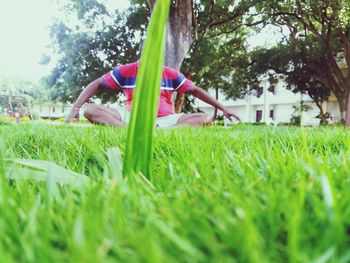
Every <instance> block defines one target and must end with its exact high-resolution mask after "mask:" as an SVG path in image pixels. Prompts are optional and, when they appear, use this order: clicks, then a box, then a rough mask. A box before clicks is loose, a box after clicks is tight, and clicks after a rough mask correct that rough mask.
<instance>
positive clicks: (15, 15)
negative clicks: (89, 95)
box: [0, 0, 127, 80]
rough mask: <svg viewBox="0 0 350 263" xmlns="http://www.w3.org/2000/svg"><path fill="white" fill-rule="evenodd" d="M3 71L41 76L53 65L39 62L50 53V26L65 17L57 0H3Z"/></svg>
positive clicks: (121, 3)
mask: <svg viewBox="0 0 350 263" xmlns="http://www.w3.org/2000/svg"><path fill="white" fill-rule="evenodd" d="M113 4H114V5H117V6H115V8H117V7H119V8H125V7H126V6H127V0H113V2H112V1H109V7H111V8H113ZM0 7H1V8H0V75H4V74H6V75H11V76H12V75H13V76H17V75H18V74H20V75H21V77H23V78H26V79H31V80H38V79H40V78H41V77H43V76H45V75H47V74H49V72H50V69H51V68H52V65H49V66H42V65H40V64H39V61H40V59H41V57H42V56H43V55H44V54H45V53H46V54H47V53H48V54H49V53H50V49H49V48H48V46H49V45H50V43H51V40H50V36H49V26H50V25H51V24H52V23H53V21H54V20H53V19H54V18H55V17H57V18H59V17H62V16H63V14H62V13H61V12H60V11H59V10H58V7H57V4H56V2H55V0H0Z"/></svg>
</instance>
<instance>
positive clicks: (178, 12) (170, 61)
mask: <svg viewBox="0 0 350 263" xmlns="http://www.w3.org/2000/svg"><path fill="white" fill-rule="evenodd" d="M155 2H156V1H155V0H148V4H149V5H150V8H151V9H152V8H153V6H154V4H155ZM194 19H195V17H194V15H193V0H176V1H175V3H172V4H171V7H170V12H169V19H168V22H167V34H166V50H165V62H164V64H165V65H166V66H169V67H172V68H174V69H176V70H180V68H181V65H182V62H183V60H184V58H185V56H186V55H187V53H188V51H189V49H190V47H191V45H192V43H193V32H192V28H193V25H194ZM183 102H184V96H181V95H180V94H178V95H177V96H176V100H175V112H181V109H182V105H183Z"/></svg>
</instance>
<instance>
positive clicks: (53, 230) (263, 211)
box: [0, 125, 350, 263]
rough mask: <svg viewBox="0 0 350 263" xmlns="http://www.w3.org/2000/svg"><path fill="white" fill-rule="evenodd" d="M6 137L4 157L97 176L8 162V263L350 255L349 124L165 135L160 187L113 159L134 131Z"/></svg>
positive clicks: (1, 225) (3, 255) (158, 150)
mask: <svg viewBox="0 0 350 263" xmlns="http://www.w3.org/2000/svg"><path fill="white" fill-rule="evenodd" d="M0 137H1V138H2V139H3V141H4V143H3V144H2V146H1V152H2V153H3V158H16V159H42V160H49V161H53V162H54V163H56V164H57V165H60V166H62V167H65V168H67V169H70V170H73V171H74V172H76V173H79V174H84V175H86V176H88V178H89V181H90V183H89V184H87V185H85V186H82V187H79V188H77V187H76V186H70V185H63V186H61V185H52V184H50V183H47V182H38V181H35V180H30V181H23V180H11V181H8V179H6V178H5V177H4V169H2V168H1V167H3V165H4V163H3V162H0V164H1V165H0V173H1V175H2V176H1V179H0V213H1V217H0V233H1V235H0V262H52V261H53V262H114V261H116V262H152V263H153V262H311V261H315V262H344V263H345V262H349V260H350V252H349V242H350V237H349V234H348V231H349V229H350V209H349V202H350V194H349V187H350V178H349V174H350V150H349V149H350V147H349V146H350V134H349V132H348V131H347V130H345V129H341V128H339V129H338V128H336V129H334V128H317V129H316V128H315V129H305V130H304V131H303V132H301V130H300V129H298V128H284V127H280V128H265V127H254V126H239V127H235V128H230V129H220V128H215V127H211V128H203V129H190V128H187V129H178V130H163V131H157V132H156V134H155V142H154V144H155V145H154V147H155V151H154V154H155V155H154V161H153V163H152V165H151V170H152V176H151V178H150V180H151V182H152V185H150V184H149V183H148V181H147V180H146V181H144V180H143V179H142V178H141V177H139V176H132V177H125V178H122V177H121V176H120V173H121V172H120V165H119V164H118V161H115V163H111V162H113V161H114V160H118V159H120V158H118V157H116V156H118V152H117V151H116V150H115V149H116V148H120V150H121V153H122V155H123V154H124V152H125V148H124V145H125V144H124V143H125V138H126V131H125V130H115V129H111V128H107V127H88V128H84V129H76V128H74V127H60V126H59V127H52V126H46V125H36V126H34V125H17V126H15V125H14V126H5V127H1V134H0ZM113 149H114V150H113ZM5 165H6V164H5ZM118 167H119V168H118ZM317 260H318V261H317Z"/></svg>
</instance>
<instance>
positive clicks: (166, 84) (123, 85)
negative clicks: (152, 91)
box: [103, 62, 194, 117]
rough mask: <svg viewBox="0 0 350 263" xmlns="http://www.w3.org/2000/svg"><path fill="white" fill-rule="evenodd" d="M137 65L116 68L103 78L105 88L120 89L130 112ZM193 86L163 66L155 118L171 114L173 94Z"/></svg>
mask: <svg viewBox="0 0 350 263" xmlns="http://www.w3.org/2000/svg"><path fill="white" fill-rule="evenodd" d="M138 64H139V63H138V62H134V63H131V64H126V65H122V66H119V67H116V68H114V69H113V70H112V71H110V72H108V73H107V74H105V75H104V76H103V80H104V83H105V85H106V86H107V87H109V88H112V89H120V90H122V91H123V92H124V94H125V97H126V107H127V110H128V111H130V110H131V103H132V99H133V92H134V88H135V83H136V75H137V70H138ZM193 86H194V84H193V83H192V81H190V80H188V79H187V78H185V76H184V75H183V74H181V73H180V72H178V71H177V70H175V69H172V68H169V67H165V66H164V67H163V74H162V83H161V87H160V98H159V107H158V115H157V116H158V117H164V116H168V115H170V114H173V104H172V94H173V92H174V91H177V92H179V93H187V92H189V91H190V90H191V89H192V88H193Z"/></svg>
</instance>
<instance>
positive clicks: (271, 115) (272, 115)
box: [270, 110, 274, 120]
mask: <svg viewBox="0 0 350 263" xmlns="http://www.w3.org/2000/svg"><path fill="white" fill-rule="evenodd" d="M270 118H271V120H273V119H274V112H273V110H270Z"/></svg>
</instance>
